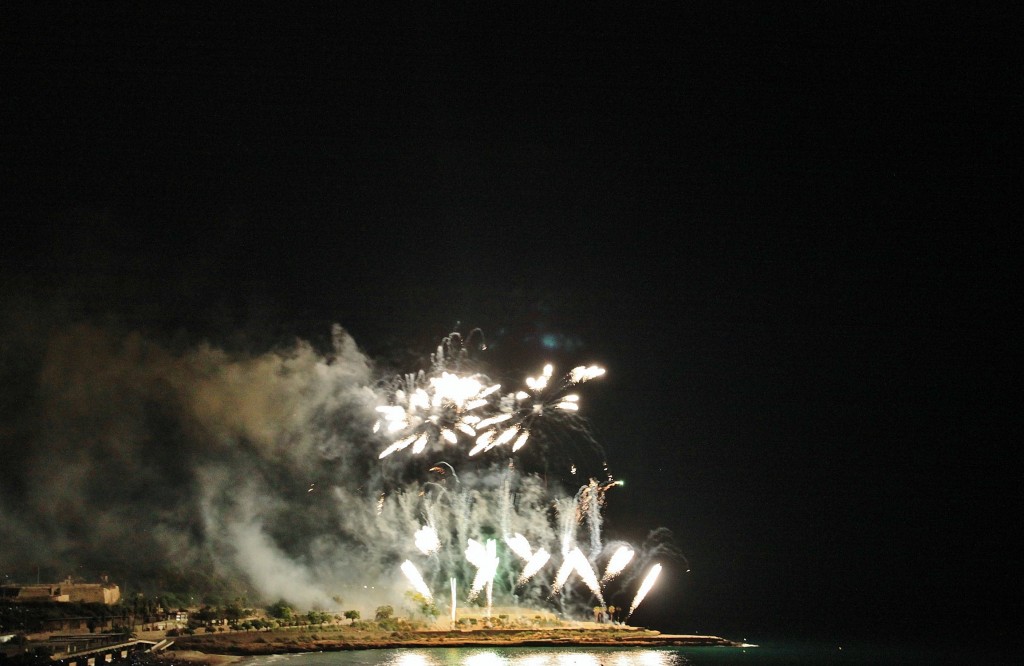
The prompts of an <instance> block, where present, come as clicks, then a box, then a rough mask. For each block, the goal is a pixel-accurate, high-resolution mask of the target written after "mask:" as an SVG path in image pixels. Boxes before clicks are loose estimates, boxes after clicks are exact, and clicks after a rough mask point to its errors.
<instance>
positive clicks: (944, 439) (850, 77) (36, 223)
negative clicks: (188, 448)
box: [0, 2, 1024, 639]
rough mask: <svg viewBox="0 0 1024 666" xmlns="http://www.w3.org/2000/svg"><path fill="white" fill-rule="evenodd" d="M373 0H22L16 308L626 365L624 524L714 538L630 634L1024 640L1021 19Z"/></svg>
mask: <svg viewBox="0 0 1024 666" xmlns="http://www.w3.org/2000/svg"><path fill="white" fill-rule="evenodd" d="M213 4H214V5H219V4H220V3H213ZM347 5H348V3H308V4H305V5H301V4H300V5H295V6H289V7H288V8H287V9H284V8H283V6H275V5H273V4H266V5H264V4H263V3H246V4H244V5H240V7H244V9H239V10H238V11H234V10H228V9H225V8H223V6H220V7H218V8H208V9H205V10H192V9H185V8H179V7H176V6H175V5H174V4H173V3H172V4H166V3H97V4H96V5H95V6H94V7H93V9H92V10H90V9H88V8H87V7H86V6H84V5H82V4H80V3H53V5H51V4H50V3H34V2H33V3H28V2H14V3H5V5H4V7H3V8H2V9H0V90H2V95H0V155H2V157H0V182H2V183H3V192H4V194H3V196H2V197H0V215H2V218H3V221H4V231H3V232H2V236H0V278H2V282H0V299H2V300H0V305H2V308H3V311H4V313H5V315H4V322H5V324H4V325H5V326H7V327H10V326H14V325H15V324H13V323H12V322H21V323H24V322H26V321H39V322H42V321H47V322H49V321H54V320H61V321H69V322H70V321H91V322H97V323H98V324H101V325H104V326H116V327H118V328H119V329H122V330H135V331H141V332H142V333H143V334H144V335H145V336H148V337H152V338H154V339H162V340H167V341H169V342H168V344H170V345H172V346H173V345H175V344H177V345H184V346H187V345H192V344H198V343H199V342H200V341H202V340H208V341H211V342H213V343H214V344H218V345H224V346H228V347H232V348H236V349H245V348H249V349H252V350H261V349H267V348H270V347H272V346H273V345H275V344H278V343H281V342H283V341H287V340H292V339H294V338H301V339H307V340H312V341H314V342H323V341H324V340H327V339H329V337H330V326H331V324H332V323H338V324H340V325H341V326H342V327H344V328H345V329H346V330H347V331H349V332H350V333H351V334H352V336H353V338H354V339H355V341H356V342H357V344H359V346H360V347H361V348H362V349H363V350H364V351H365V352H366V353H367V354H368V355H369V356H371V357H373V358H379V359H385V360H386V361H387V362H388V363H393V364H395V365H396V366H398V365H401V364H403V363H405V364H409V363H413V362H415V359H417V358H422V357H423V356H425V355H427V354H429V352H430V351H432V350H433V348H434V346H436V344H437V343H438V341H439V340H440V338H442V337H443V336H445V335H446V334H448V333H449V332H452V331H455V330H461V331H463V332H468V331H469V330H471V329H473V328H477V327H479V328H480V329H482V331H483V333H484V336H485V337H486V338H487V341H488V343H489V345H490V348H489V349H488V350H487V351H486V352H485V355H484V356H483V358H484V359H485V360H486V361H487V362H489V363H493V364H494V365H495V366H496V367H499V368H509V367H522V368H523V372H524V373H525V372H534V371H535V370H536V368H537V367H539V365H540V364H541V363H543V361H545V360H553V361H555V362H556V363H558V364H559V366H560V367H568V364H570V363H575V362H588V363H589V362H597V363H600V364H602V365H604V366H605V367H606V368H608V375H607V377H606V378H604V379H602V380H601V382H600V383H599V384H598V383H595V384H594V385H593V386H591V387H588V390H587V392H586V393H587V395H586V398H585V401H586V402H585V412H586V416H587V418H588V419H589V420H590V423H591V426H592V428H593V431H594V433H595V435H596V438H597V440H598V441H599V442H600V443H601V444H602V446H603V447H604V449H605V451H606V453H607V462H608V464H609V467H610V469H611V471H612V472H613V473H614V475H615V476H616V477H617V478H621V479H623V480H624V481H625V486H624V487H622V488H616V489H614V490H613V491H611V492H610V493H609V496H608V508H607V514H606V515H607V520H606V529H608V530H609V531H613V532H614V531H619V532H620V533H623V534H627V535H631V536H637V537H640V538H643V536H644V535H645V534H646V533H647V532H648V531H650V530H652V529H655V528H658V527H664V528H667V529H668V530H670V531H671V533H672V534H673V538H674V541H675V544H676V545H677V547H678V548H679V550H680V551H681V552H682V553H684V554H685V556H686V559H687V561H688V562H689V566H690V571H689V573H686V572H685V570H684V567H682V566H680V565H678V564H677V565H675V566H674V568H672V569H671V570H670V571H667V573H666V574H665V581H666V582H665V583H663V584H662V586H660V587H659V591H658V592H657V593H656V594H652V596H651V597H650V598H649V600H648V601H646V602H645V605H644V606H643V607H642V608H641V609H640V610H639V611H638V612H637V615H636V616H635V618H634V619H635V623H637V624H645V625H647V626H655V627H658V628H662V629H665V630H673V631H697V632H703V633H713V634H719V635H725V636H729V637H733V638H740V637H748V638H750V637H751V636H753V637H754V638H756V637H757V636H758V635H759V634H760V635H766V634H776V635H798V636H800V635H802V636H825V637H849V636H853V637H856V636H871V635H874V634H876V633H878V632H881V633H882V634H883V635H886V636H889V637H900V636H912V637H914V638H915V639H916V638H920V637H930V638H935V637H948V636H950V635H951V634H950V632H953V631H960V630H963V629H970V630H982V631H985V632H991V634H992V635H1000V634H1001V633H1002V632H1005V631H1007V630H1008V628H1009V626H1010V618H1009V617H1008V616H1005V615H1002V614H1001V613H1000V612H997V609H999V608H1002V607H1005V606H1007V605H1009V606H1010V607H1019V606H1020V599H1019V595H1020V591H1021V585H1020V582H1019V581H1020V574H1019V572H1018V571H1017V567H1016V564H1018V563H1019V561H1020V558H1019V555H1018V554H1017V552H1016V551H1015V550H1013V549H1011V547H1010V541H1012V540H1013V537H1014V535H1015V534H1019V531H1020V518H1019V514H1018V512H1017V511H1016V510H1015V509H1013V506H1014V503H1015V498H1017V497H1018V496H1019V491H1018V480H1017V478H1016V474H1017V473H1016V472H1014V471H1013V470H1014V469H1015V468H1016V469H1019V467H1020V457H1021V456H1020V449H1019V433H1018V431H1017V429H1016V428H1015V427H1012V424H1011V421H1015V420H1016V419H1015V418H1014V417H1016V416H1017V409H1018V405H1017V403H1018V401H1019V395H1020V393H1019V384H1020V382H1019V373H1018V370H1017V368H1016V367H1015V365H1016V364H1015V362H1014V358H1015V357H1016V356H1017V353H1016V352H1017V346H1016V344H1014V343H1016V342H1017V338H1018V337H1019V332H1020V326H1019V324H1013V323H1012V322H1013V321H1014V320H1016V319H1017V317H1019V315H1020V310H1021V298H1020V289H1019V286H1018V287H1013V286H1012V285H1013V284H1017V279H1018V273H1019V270H1018V268H1017V255H1018V252H1019V245H1018V243H1017V241H1016V240H1015V235H1014V234H1013V233H1012V230H1011V228H1010V227H1011V226H1013V225H1012V220H1013V219H1016V218H1017V217H1019V212H1018V209H1017V208H1014V207H1011V206H1010V201H1011V200H1012V199H1013V198H1014V195H1017V196H1019V195H1020V171H1019V169H1018V168H1017V162H1018V160H1019V155H1020V149H1021V146H1020V143H1019V141H1017V140H1015V139H1013V138H1012V136H1013V135H1014V132H1013V130H1012V128H1013V127H1014V126H1017V125H1019V121H1020V117H1021V113H1022V111H1024V109H1022V99H1024V97H1022V96H1021V92H1020V82H1021V80H1022V75H1024V72H1022V71H1021V69H1022V68H1021V65H1020V58H1019V55H1020V53H1021V47H1022V46H1024V45H1022V44H1021V38H1020V36H1019V34H1013V35H1010V31H1009V30H1008V29H1007V28H1008V25H1009V24H1010V23H1011V21H1010V17H1009V16H1008V15H1006V16H1003V15H1000V14H998V13H997V12H996V11H994V10H991V9H988V10H980V9H977V8H972V7H967V6H963V7H958V6H957V5H956V4H955V3H941V4H939V5H938V6H937V7H936V8H934V9H933V10H931V11H929V12H928V13H923V12H922V13H915V12H911V11H909V10H907V9H906V8H900V7H898V6H897V5H898V3H896V4H893V3H861V2H855V3H820V4H819V3H783V5H784V6H783V7H776V8H772V9H767V8H765V7H764V6H762V3H733V2H713V3H651V4H650V5H646V3H645V4H642V5H641V6H638V7H635V6H632V5H631V6H630V7H629V8H624V9H619V10H617V11H611V12H608V11H604V10H596V9H586V10H585V9H582V8H580V7H577V6H572V5H569V6H565V7H560V6H558V5H557V4H555V5H545V6H544V8H543V11H534V10H528V9H527V8H526V7H519V6H508V7H505V8H503V9H500V10H495V9H493V8H488V9H485V8H482V7H480V6H478V5H470V4H466V5H463V3H439V4H437V5H433V4H430V3H427V4H424V3H417V4H413V5H403V6H397V7H393V8H391V9H386V10H377V11H372V12H371V11H365V12H363V11H355V10H352V9H349V8H347ZM1018 33H1019V31H1018ZM19 325H20V324H19ZM4 339H5V340H9V339H11V334H9V332H5V338H4ZM4 359H5V365H4V366H2V367H0V377H6V379H4V380H3V381H4V382H5V383H8V384H9V383H10V382H13V381H15V379H16V378H19V377H22V375H19V374H18V373H19V372H21V371H22V370H24V368H22V367H21V366H19V365H18V364H17V362H16V358H15V355H14V354H13V353H10V349H8V351H7V353H5V354H4ZM382 362H383V361H382ZM19 381H20V380H19ZM22 404H23V403H21V402H18V401H17V400H15V399H14V398H10V399H8V394H7V393H5V402H4V403H3V404H2V405H0V416H2V417H3V418H4V419H5V420H6V421H7V423H6V424H2V427H3V430H0V434H2V435H3V436H2V437H0V452H3V456H12V455H14V450H13V447H15V446H16V441H17V437H15V434H16V431H17V426H16V425H12V424H13V423H14V422H15V421H17V419H18V414H19V413H20V412H19V410H20V409H21V408H22ZM12 433H13V434H12ZM2 466H3V462H2V460H0V467H2ZM0 476H2V477H5V478H4V480H3V483H4V484H8V485H9V486H10V485H11V484H15V485H16V484H17V480H16V479H10V478H9V477H8V476H7V475H6V474H2V473H0ZM16 564H17V563H0V566H6V567H9V568H12V567H14V566H15V565H16ZM748 634H749V635H750V636H748Z"/></svg>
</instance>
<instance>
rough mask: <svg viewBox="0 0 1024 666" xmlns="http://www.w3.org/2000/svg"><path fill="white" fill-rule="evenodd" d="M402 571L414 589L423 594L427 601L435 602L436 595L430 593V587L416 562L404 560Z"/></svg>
mask: <svg viewBox="0 0 1024 666" xmlns="http://www.w3.org/2000/svg"><path fill="white" fill-rule="evenodd" d="M402 573H404V574H405V577H406V578H408V579H409V582H410V583H411V584H412V586H413V589H415V590H416V591H417V592H419V593H420V594H422V595H423V597H424V598H425V599H426V600H427V601H430V602H433V600H434V595H433V594H431V593H430V588H429V587H427V584H426V583H425V582H424V581H423V576H421V575H420V572H419V569H417V568H416V565H415V564H413V563H412V562H410V561H409V560H406V561H405V562H402Z"/></svg>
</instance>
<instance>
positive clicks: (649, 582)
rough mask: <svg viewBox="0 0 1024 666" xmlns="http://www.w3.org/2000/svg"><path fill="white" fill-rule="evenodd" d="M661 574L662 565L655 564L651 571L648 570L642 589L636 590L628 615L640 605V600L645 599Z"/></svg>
mask: <svg viewBox="0 0 1024 666" xmlns="http://www.w3.org/2000/svg"><path fill="white" fill-rule="evenodd" d="M660 574H661V565H660V564H655V565H654V566H653V567H651V569H650V571H648V572H647V576H645V577H644V582H643V583H641V584H640V589H638V590H637V591H636V596H634V597H633V603H631V604H630V605H629V612H628V613H626V617H629V616H630V615H632V614H633V611H635V610H636V607H637V606H639V605H640V602H641V601H643V600H644V597H646V596H647V593H648V592H650V591H651V588H652V587H654V582H655V581H656V580H658V576H659V575H660Z"/></svg>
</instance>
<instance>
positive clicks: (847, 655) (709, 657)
mask: <svg viewBox="0 0 1024 666" xmlns="http://www.w3.org/2000/svg"><path fill="white" fill-rule="evenodd" d="M1021 663H1024V662H1022V661H1021V655H1020V654H1019V653H1016V654H1014V653H1011V652H1010V651H1008V650H1006V651H997V650H994V649H959V648H958V649H957V650H956V651H952V650H951V649H949V648H939V647H930V646H927V645H923V646H902V647H897V646H871V645H826V644H795V643H794V644H773V645H767V644H765V645H758V646H756V647H746V648H726V647H695V648H689V647H686V648H630V647H621V648H571V647H558V648H500V647H495V648H429V649H421V648H402V649H397V650H354V651H346V652H313V653H306V654H291V655H272V656H266V657H256V658H253V659H246V660H245V661H244V662H241V663H240V664H239V666H371V665H376V664H386V665H387V666H463V665H465V666H632V665H633V664H639V665H641V666H689V665H691V664H692V665H694V666H703V665H705V664H707V665H709V666H724V665H732V664H745V665H749V666H761V665H764V664H770V665H772V666H781V665H783V664H792V665H794V666H810V665H812V664H856V665H868V664H913V665H921V666H924V665H926V664H935V665H942V666H945V665H947V664H949V665H951V664H964V665H977V666H985V665H987V664H1000V665H1002V664H1006V665H1009V664H1014V665H1016V664H1021Z"/></svg>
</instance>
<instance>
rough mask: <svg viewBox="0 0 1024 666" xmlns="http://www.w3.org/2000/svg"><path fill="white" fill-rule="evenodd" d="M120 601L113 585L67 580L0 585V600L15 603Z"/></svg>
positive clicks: (111, 602) (118, 591)
mask: <svg viewBox="0 0 1024 666" xmlns="http://www.w3.org/2000/svg"><path fill="white" fill-rule="evenodd" d="M120 599H121V588H119V587H118V586H117V585H115V584H114V583H108V582H103V583H73V582H71V579H70V578H68V579H66V580H65V581H63V582H61V583H34V584H29V585H0V600H2V601H15V602H42V601H51V602H53V601H55V602H66V603H70V602H78V603H89V604H107V605H108V606H109V605H113V604H116V603H117V602H118V601H120Z"/></svg>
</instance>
